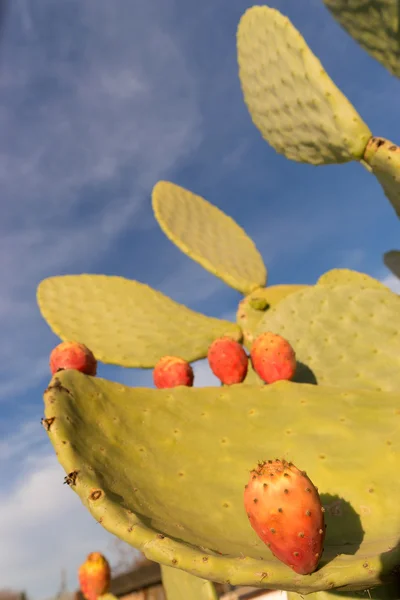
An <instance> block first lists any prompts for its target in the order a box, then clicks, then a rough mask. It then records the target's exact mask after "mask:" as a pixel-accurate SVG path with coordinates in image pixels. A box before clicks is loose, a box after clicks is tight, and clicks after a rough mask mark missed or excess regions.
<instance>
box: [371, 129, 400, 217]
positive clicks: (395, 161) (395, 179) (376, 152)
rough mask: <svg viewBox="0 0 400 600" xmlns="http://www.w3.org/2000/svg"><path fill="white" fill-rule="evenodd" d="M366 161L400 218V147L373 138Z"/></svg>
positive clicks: (387, 141)
mask: <svg viewBox="0 0 400 600" xmlns="http://www.w3.org/2000/svg"><path fill="white" fill-rule="evenodd" d="M364 160H365V162H366V163H367V164H368V165H369V166H370V167H371V169H372V172H373V174H374V175H375V177H376V178H377V180H378V181H379V183H380V184H381V186H382V188H383V191H384V192H385V196H386V197H387V199H388V200H389V201H390V203H391V205H392V206H393V208H394V210H395V211H396V214H397V216H398V217H400V147H399V146H397V145H396V144H393V142H390V141H389V140H385V139H384V138H380V137H373V138H371V140H370V141H369V142H368V145H367V147H366V149H365V154H364Z"/></svg>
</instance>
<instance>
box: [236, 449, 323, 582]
mask: <svg viewBox="0 0 400 600" xmlns="http://www.w3.org/2000/svg"><path fill="white" fill-rule="evenodd" d="M244 504H245V509H246V512H247V516H248V518H249V521H250V524H251V526H252V527H253V529H254V531H255V532H256V533H257V535H258V536H259V537H260V538H261V539H262V541H263V542H264V543H265V544H267V546H268V547H269V549H270V550H271V552H272V553H273V554H274V555H275V556H276V557H277V558H278V559H279V560H281V561H282V562H284V563H285V564H286V565H288V566H289V567H290V568H291V569H293V571H295V572H296V573H299V574H300V575H309V574H310V573H312V572H313V571H315V570H316V568H317V565H318V562H319V559H320V558H321V554H322V551H323V543H324V538H325V523H324V514H323V507H322V505H321V501H320V498H319V494H318V491H317V489H316V488H315V486H314V484H313V483H312V481H311V480H310V479H309V477H307V474H306V473H305V472H304V471H300V470H299V469H298V468H297V467H295V466H294V465H293V464H292V463H290V462H286V461H285V460H269V461H265V462H260V463H259V464H258V466H257V467H256V469H254V470H253V471H251V475H250V481H249V483H248V484H247V485H246V487H245V492H244Z"/></svg>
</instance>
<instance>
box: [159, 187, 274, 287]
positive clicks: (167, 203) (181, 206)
mask: <svg viewBox="0 0 400 600" xmlns="http://www.w3.org/2000/svg"><path fill="white" fill-rule="evenodd" d="M153 210H154V214H155V217H156V219H157V221H158V223H159V225H160V227H161V229H162V230H163V231H164V233H165V235H166V236H167V237H168V238H169V239H170V240H171V241H172V242H174V244H176V245H177V246H178V248H180V250H182V252H184V253H185V254H187V255H188V256H190V258H192V259H193V260H195V261H197V262H198V263H200V264H201V265H202V266H203V267H204V268H205V269H207V271H210V272H211V273H213V274H214V275H216V276H217V277H219V278H220V279H222V280H223V281H225V283H227V284H228V285H230V286H231V287H233V288H234V289H236V290H239V291H240V292H242V293H243V294H247V293H249V292H251V291H252V290H254V289H255V288H257V287H260V286H263V285H265V283H266V279H267V272H266V269H265V265H264V262H263V259H262V257H261V255H260V253H259V252H258V250H257V248H256V247H255V244H254V242H253V241H252V240H251V239H250V238H249V237H248V235H247V234H246V232H245V231H244V230H243V229H242V228H241V227H239V225H238V224H237V223H236V222H235V221H234V220H233V219H231V217H228V216H227V215H226V214H225V213H224V212H222V211H221V210H219V209H218V208H217V207H216V206H214V205H213V204H210V202H207V201H206V200H204V198H201V196H197V195H196V194H193V193H192V192H190V191H188V190H186V189H185V188H182V187H180V186H179V185H175V184H174V183H170V182H168V181H159V182H158V183H157V184H156V185H155V186H154V189H153Z"/></svg>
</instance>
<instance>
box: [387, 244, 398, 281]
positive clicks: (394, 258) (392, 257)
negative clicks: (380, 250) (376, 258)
mask: <svg viewBox="0 0 400 600" xmlns="http://www.w3.org/2000/svg"><path fill="white" fill-rule="evenodd" d="M383 261H384V263H385V265H386V266H387V268H388V269H390V270H391V271H392V273H393V274H394V275H396V277H398V278H399V279H400V250H389V252H385V254H384V255H383Z"/></svg>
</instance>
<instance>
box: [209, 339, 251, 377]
mask: <svg viewBox="0 0 400 600" xmlns="http://www.w3.org/2000/svg"><path fill="white" fill-rule="evenodd" d="M207 358H208V362H209V365H210V368H211V371H212V372H213V373H214V375H215V376H216V377H218V379H219V380H220V381H222V383H223V384H225V385H232V384H234V383H242V381H243V380H244V379H245V377H246V375H247V368H248V364H249V358H248V356H247V354H246V352H245V351H244V349H243V347H242V346H241V345H240V344H239V343H238V342H236V341H235V340H233V339H232V338H229V337H226V336H225V337H221V338H218V339H217V340H214V342H213V343H212V344H211V346H210V347H209V349H208V354H207Z"/></svg>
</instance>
